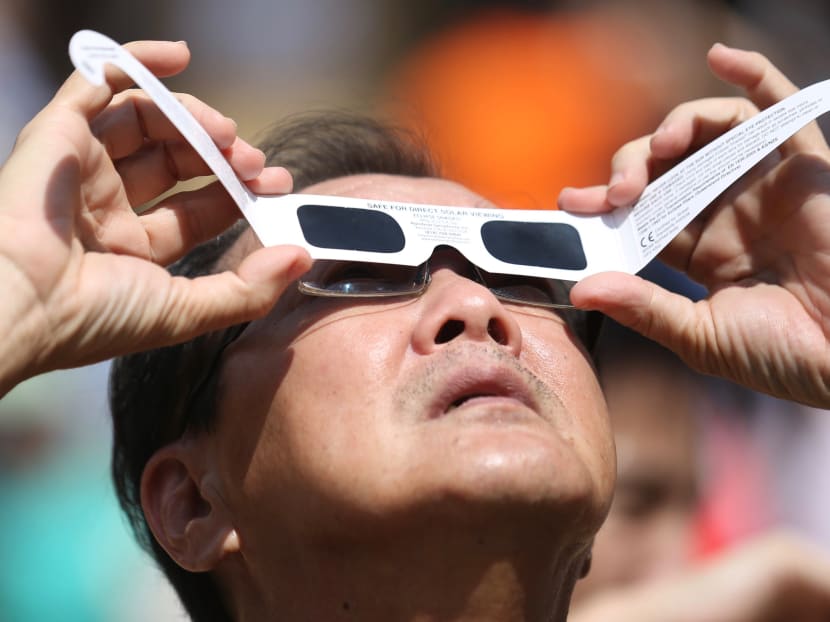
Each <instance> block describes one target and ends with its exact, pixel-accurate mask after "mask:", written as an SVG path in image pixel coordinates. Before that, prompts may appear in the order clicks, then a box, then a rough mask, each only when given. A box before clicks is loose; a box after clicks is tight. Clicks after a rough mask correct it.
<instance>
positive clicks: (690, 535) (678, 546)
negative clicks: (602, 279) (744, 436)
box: [574, 355, 702, 606]
mask: <svg viewBox="0 0 830 622" xmlns="http://www.w3.org/2000/svg"><path fill="white" fill-rule="evenodd" d="M603 388H604V390H605V397H606V400H607V402H608V409H609V412H610V415H611V422H612V424H613V427H614V440H615V444H616V446H617V483H616V489H615V492H614V502H613V503H612V505H611V510H610V512H609V513H608V518H607V519H606V521H605V523H604V524H603V526H602V528H601V529H600V530H599V533H597V536H596V538H595V540H594V548H593V560H592V563H591V573H590V574H589V575H588V576H587V577H586V578H585V579H584V580H583V581H580V582H579V583H578V584H577V589H576V592H575V593H574V605H575V606H578V605H579V604H582V603H584V602H586V601H588V602H589V601H590V600H591V598H592V597H594V596H595V595H596V594H599V593H602V592H605V591H607V590H609V589H614V588H621V587H626V586H631V585H635V584H639V583H642V582H643V581H648V580H651V579H656V578H660V577H664V576H667V575H671V574H676V573H678V572H679V571H681V570H683V569H685V568H686V567H687V566H688V565H689V564H690V563H691V562H692V559H693V553H694V545H695V540H696V530H695V525H696V522H695V519H696V513H697V511H698V505H699V502H700V501H699V498H698V482H697V480H698V476H699V475H698V469H699V465H698V459H699V456H698V453H697V452H698V430H697V418H696V415H695V411H694V409H695V408H699V407H701V402H700V401H699V400H697V399H696V397H697V396H696V392H700V391H701V390H702V389H701V387H700V386H699V385H696V384H695V383H693V381H692V379H691V378H690V375H689V374H687V373H684V372H683V370H682V369H678V366H676V365H669V366H666V365H665V364H664V363H661V362H657V363H653V362H647V361H644V360H643V359H642V355H640V358H639V360H637V359H636V358H635V360H634V361H632V362H631V363H630V364H625V365H624V364H617V365H616V366H614V367H612V368H611V370H609V371H607V372H606V373H604V374H603Z"/></svg>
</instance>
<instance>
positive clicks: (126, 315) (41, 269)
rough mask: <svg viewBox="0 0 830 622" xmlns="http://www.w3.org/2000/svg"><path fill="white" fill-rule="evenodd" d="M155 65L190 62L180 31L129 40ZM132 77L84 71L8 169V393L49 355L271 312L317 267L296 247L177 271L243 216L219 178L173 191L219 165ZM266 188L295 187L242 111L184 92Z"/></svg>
mask: <svg viewBox="0 0 830 622" xmlns="http://www.w3.org/2000/svg"><path fill="white" fill-rule="evenodd" d="M128 47H129V49H130V51H131V52H132V53H133V54H134V55H135V56H136V57H137V58H138V59H139V60H140V61H142V62H143V63H144V64H145V65H146V66H147V67H148V68H149V69H150V71H152V72H154V73H155V74H157V75H160V76H169V75H173V74H175V73H178V72H179V71H181V70H182V69H184V67H185V66H186V65H187V63H188V61H189V52H188V50H187V47H186V46H185V45H184V44H181V43H168V42H140V43H134V44H131V45H129V46H128ZM128 86H129V79H128V78H127V77H126V76H125V75H124V74H122V73H120V72H115V71H111V72H108V77H107V84H106V85H104V86H98V87H95V86H92V85H90V84H88V83H87V82H86V81H85V80H84V78H83V77H82V76H81V75H80V74H78V73H77V72H76V73H75V74H73V75H72V76H71V77H70V78H69V79H68V80H67V81H66V83H65V84H64V85H63V86H62V87H61V89H60V90H59V91H58V93H57V94H56V95H55V97H54V99H53V100H52V101H51V102H50V103H49V104H48V105H47V106H46V107H45V108H44V109H43V110H42V111H41V112H40V113H39V114H38V115H37V116H36V117H35V118H34V119H33V120H32V121H31V122H30V123H29V124H28V125H27V126H26V127H25V128H24V129H23V130H22V132H21V133H20V136H19V137H18V140H17V143H16V145H15V148H14V150H13V151H12V153H11V155H10V156H9V159H8V160H7V162H6V163H5V165H4V166H3V167H2V169H0V230H2V235H0V282H2V283H3V296H2V299H0V330H2V333H0V334H2V336H3V346H2V348H3V349H2V352H0V396H2V395H3V394H4V393H5V392H7V391H8V390H9V389H10V388H11V387H12V386H13V385H14V384H15V383H16V382H19V381H20V380H22V379H24V378H26V377H29V376H32V375H35V374H37V373H40V372H43V371H47V370H50V369H56V368H62V367H71V366H76V365H81V364H86V363H90V362H94V361H98V360H103V359H106V358H109V357H111V356H113V355H116V354H121V353H126V352H131V351H136V350H140V349H147V348H151V347H158V346H162V345H168V344H171V343H175V342H179V341H183V340H186V339H189V338H191V337H193V336H195V335H197V334H199V333H202V332H205V331H209V330H212V329H216V328H219V327H222V326H226V325H230V324H233V323H236V322H241V321H245V320H249V319H252V318H254V317H257V316H260V315H262V314H264V313H265V312H266V311H267V310H268V309H269V308H270V307H271V306H272V304H273V303H274V301H275V300H276V299H277V297H278V296H279V294H280V293H281V292H282V290H283V288H284V287H285V285H286V284H287V283H289V282H290V281H292V280H293V279H295V278H296V277H297V276H298V275H299V274H301V273H302V272H303V271H305V270H306V269H307V268H308V265H309V263H310V260H309V258H308V255H307V254H306V253H305V252H304V251H302V250H300V249H297V248H292V247H283V248H268V249H261V250H258V251H256V252H254V253H252V254H251V255H250V256H248V257H247V258H246V259H245V260H243V261H242V263H241V264H240V265H239V266H238V268H237V269H236V271H235V272H231V271H228V272H225V273H222V274H217V275H211V276H206V277H202V278H197V279H192V280H190V279H184V278H172V277H171V276H170V275H169V274H168V272H167V271H166V270H165V269H164V268H163V267H162V266H164V265H167V264H169V263H172V262H173V261H175V260H176V259H178V258H180V257H181V256H182V255H184V254H185V253H186V252H187V251H188V250H189V249H191V248H192V247H193V246H195V245H196V244H198V243H200V242H202V241H205V240H207V239H209V238H211V237H214V236H216V235H217V234H219V233H220V232H221V231H223V230H224V229H226V228H227V227H228V226H230V225H231V224H232V223H233V222H235V221H236V219H237V218H239V216H240V214H239V212H238V211H237V209H236V207H235V205H234V204H233V202H232V200H231V199H230V197H229V196H228V195H227V193H226V192H225V191H224V189H223V188H222V187H221V186H219V185H218V184H211V185H209V186H206V187H204V188H201V189H199V190H195V191H190V192H181V193H178V194H174V195H172V196H170V197H167V198H165V199H164V200H163V201H161V202H160V203H159V204H158V205H156V206H155V207H153V208H152V209H150V210H148V211H145V212H144V213H142V214H141V215H137V214H136V212H135V211H134V207H136V206H140V205H142V204H144V203H146V202H148V201H150V200H152V199H155V198H156V197H158V196H159V195H161V194H162V193H163V192H165V191H166V190H169V189H170V188H172V187H173V186H174V185H175V184H176V182H177V181H179V180H185V179H189V178H192V177H196V176H200V175H206V174H209V170H208V169H207V166H206V165H205V164H204V163H203V162H202V161H201V159H200V158H199V157H198V155H197V154H196V152H195V151H193V150H192V149H191V148H190V147H189V145H188V144H187V143H186V142H185V141H184V140H183V139H182V137H181V136H180V135H179V134H178V132H177V131H176V130H175V129H174V128H173V126H172V125H171V124H169V122H168V121H167V119H166V118H165V117H164V115H163V114H161V113H160V112H159V111H158V110H157V109H156V108H155V106H154V105H153V104H152V102H151V101H150V100H149V98H147V97H146V96H144V95H143V93H142V92H141V91H136V90H133V91H124V89H125V88H126V87H128ZM182 101H183V102H184V103H185V105H186V106H187V108H188V109H189V110H190V112H191V113H192V114H194V116H195V117H196V118H197V120H199V121H200V123H202V125H203V126H204V127H205V129H206V130H207V131H208V133H209V134H210V136H211V137H212V138H213V140H214V141H215V142H216V144H217V146H218V147H219V148H220V149H221V150H222V151H223V153H224V154H225V155H226V157H227V158H228V160H229V162H230V163H231V165H232V166H233V168H234V170H235V171H236V172H237V174H238V175H239V176H240V178H241V179H243V180H245V181H246V182H247V183H248V186H249V187H250V188H251V189H252V190H253V191H254V192H260V193H269V194H277V193H284V192H290V190H291V177H290V175H289V174H288V172H287V171H285V170H284V169H281V168H263V167H264V163H265V157H264V155H263V154H262V152H260V151H259V150H257V149H254V148H253V147H251V146H250V145H248V144H247V143H245V142H244V141H242V140H240V139H239V138H237V137H236V126H235V124H234V123H233V121H231V120H230V119H227V118H225V117H223V116H222V115H221V114H219V113H218V112H216V111H215V110H212V109H211V108H209V107H208V106H206V105H205V104H203V103H201V102H199V101H197V100H195V99H193V98H191V97H183V98H182Z"/></svg>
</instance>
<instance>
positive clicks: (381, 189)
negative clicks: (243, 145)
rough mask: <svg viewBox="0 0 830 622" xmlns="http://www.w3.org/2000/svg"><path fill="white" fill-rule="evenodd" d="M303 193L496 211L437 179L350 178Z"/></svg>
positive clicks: (461, 187)
mask: <svg viewBox="0 0 830 622" xmlns="http://www.w3.org/2000/svg"><path fill="white" fill-rule="evenodd" d="M300 192H302V193H303V194H326V195H335V196H344V197H355V198H361V199H384V200H387V201H412V202H417V203H432V204H440V205H450V206H454V207H461V206H464V207H482V208H493V207H495V206H494V205H493V204H492V203H490V202H489V201H487V200H486V199H484V198H483V197H481V196H479V195H477V194H475V193H474V192H472V191H471V190H468V189H467V188H465V187H464V186H462V185H460V184H457V183H455V182H452V181H448V180H446V179H437V178H434V177H403V176H400V175H379V174H365V175H349V176H348V177H337V178H335V179H327V180H326V181H323V182H320V183H317V184H314V185H311V186H308V187H307V188H304V189H303V190H301V191H300Z"/></svg>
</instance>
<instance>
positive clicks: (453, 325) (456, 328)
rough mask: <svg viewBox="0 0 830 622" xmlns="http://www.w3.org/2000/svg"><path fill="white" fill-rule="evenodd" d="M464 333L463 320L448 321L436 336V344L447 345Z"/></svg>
mask: <svg viewBox="0 0 830 622" xmlns="http://www.w3.org/2000/svg"><path fill="white" fill-rule="evenodd" d="M463 332H464V322H462V321H461V320H447V321H446V322H444V325H443V326H442V327H441V330H439V331H438V334H437V335H436V336H435V343H447V342H449V341H452V340H453V339H455V338H456V337H458V336H459V335H460V334H461V333H463Z"/></svg>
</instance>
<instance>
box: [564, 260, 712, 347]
mask: <svg viewBox="0 0 830 622" xmlns="http://www.w3.org/2000/svg"><path fill="white" fill-rule="evenodd" d="M571 302H572V304H573V305H574V306H576V307H577V308H579V309H585V310H595V311H600V312H602V313H604V314H605V315H607V316H608V317H610V318H611V319H613V320H615V321H617V322H619V323H620V324H622V325H623V326H627V327H628V328H630V329H632V330H634V331H637V332H638V333H640V334H642V335H643V336H645V337H647V338H649V339H651V340H653V341H656V342H657V343H659V344H661V345H663V346H665V347H666V348H668V349H670V350H672V351H674V352H675V353H676V354H677V355H679V356H680V357H681V358H683V359H684V360H686V361H687V362H689V361H688V359H689V358H693V357H692V356H691V355H692V353H695V352H698V353H700V352H702V351H703V345H704V342H705V339H706V335H707V333H708V331H707V330H706V329H705V327H706V326H707V322H706V318H705V317H704V316H703V315H702V307H701V305H699V304H697V303H694V302H692V301H691V300H689V299H688V298H686V297H685V296H681V295H679V294H674V293H672V292H669V291H667V290H665V289H663V288H662V287H660V286H659V285H656V284H654V283H652V282H651V281H646V280H645V279H642V278H640V277H638V276H633V275H631V274H626V273H623V272H603V273H601V274H595V275H593V276H590V277H587V278H585V279H583V280H582V281H580V282H579V283H577V284H576V285H574V287H573V289H572V290H571Z"/></svg>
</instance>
